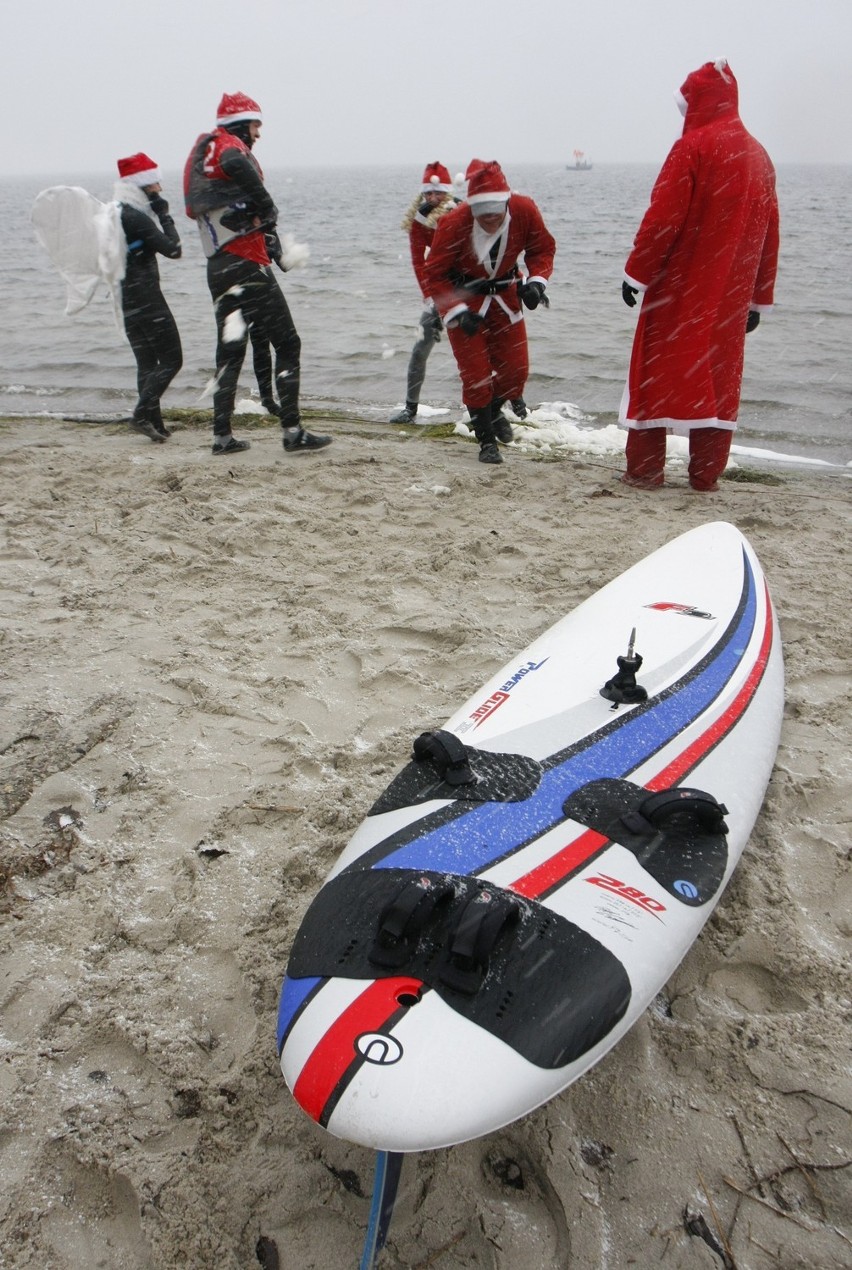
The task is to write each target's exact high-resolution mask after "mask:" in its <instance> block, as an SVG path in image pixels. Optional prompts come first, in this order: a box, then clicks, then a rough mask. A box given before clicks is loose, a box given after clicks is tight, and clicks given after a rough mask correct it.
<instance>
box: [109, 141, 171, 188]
mask: <svg viewBox="0 0 852 1270" xmlns="http://www.w3.org/2000/svg"><path fill="white" fill-rule="evenodd" d="M118 175H119V176H120V177H121V179H122V181H130V182H131V184H133V185H138V186H139V188H140V189H142V188H143V187H144V186H146V185H159V184H160V182H161V181H162V177H161V175H160V169H159V168H158V167H157V165H156V163H155V162H154V160H153V159H149V158H148V156H147V154H143V153H142V151H141V150H140V151H139V153H138V154H131V155H129V156H128V157H127V158H126V159H119V160H118Z"/></svg>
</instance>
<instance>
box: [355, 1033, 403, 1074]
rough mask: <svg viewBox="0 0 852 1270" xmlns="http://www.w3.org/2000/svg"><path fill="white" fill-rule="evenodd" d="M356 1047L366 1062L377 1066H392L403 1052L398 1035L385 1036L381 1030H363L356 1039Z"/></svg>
mask: <svg viewBox="0 0 852 1270" xmlns="http://www.w3.org/2000/svg"><path fill="white" fill-rule="evenodd" d="M355 1048H356V1050H357V1051H358V1053H359V1054H360V1055H361V1057H362V1058H363V1059H364V1060H365V1061H366V1062H368V1063H374V1064H375V1065H376V1066H377V1067H392V1066H393V1064H394V1063H398V1062H399V1060H400V1059H401V1058H402V1054H403V1050H402V1046H401V1045H400V1043H399V1041H398V1040H397V1039H396V1037H395V1036H384V1035H383V1034H382V1033H381V1032H362V1033H361V1035H360V1036H359V1037H358V1038H357V1040H356V1041H355Z"/></svg>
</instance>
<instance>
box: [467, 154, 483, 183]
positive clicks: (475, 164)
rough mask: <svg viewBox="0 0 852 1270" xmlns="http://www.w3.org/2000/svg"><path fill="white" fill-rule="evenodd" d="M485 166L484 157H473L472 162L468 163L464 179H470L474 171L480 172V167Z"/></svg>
mask: <svg viewBox="0 0 852 1270" xmlns="http://www.w3.org/2000/svg"><path fill="white" fill-rule="evenodd" d="M484 166H485V161H484V160H483V159H471V161H470V163H469V164H468V165H467V168H466V169H465V174H464V179H465V180H466V181H469V180H470V178H471V177H472V176H473V174H474V172H478V171H479V169H480V168H481V167H484Z"/></svg>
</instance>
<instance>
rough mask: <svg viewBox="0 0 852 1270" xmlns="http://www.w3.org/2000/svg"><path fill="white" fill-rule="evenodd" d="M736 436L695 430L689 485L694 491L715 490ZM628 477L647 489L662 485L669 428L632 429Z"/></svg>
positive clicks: (724, 430)
mask: <svg viewBox="0 0 852 1270" xmlns="http://www.w3.org/2000/svg"><path fill="white" fill-rule="evenodd" d="M732 437H733V433H732V432H731V431H730V429H728V428H692V430H691V431H690V433H689V483H690V485H691V486H692V488H693V489H697V490H703V491H708V490H714V489H716V488H717V486H716V482H717V481H718V479H719V477H720V476H721V475H722V473H723V472H724V470H725V466H726V464H727V462H728V455H729V454H730V451H731V439H732ZM625 453H626V457H627V475H628V477H633V478H635V479H636V480H638V481H641V482H642V483H643V484H645V485H662V484H663V482H664V479H665V466H666V430H665V428H630V429H629V430H628V433H627V446H626V450H625Z"/></svg>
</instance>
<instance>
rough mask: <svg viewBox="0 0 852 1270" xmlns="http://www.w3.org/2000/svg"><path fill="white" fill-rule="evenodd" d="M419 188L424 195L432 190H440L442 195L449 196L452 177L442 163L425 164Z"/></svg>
mask: <svg viewBox="0 0 852 1270" xmlns="http://www.w3.org/2000/svg"><path fill="white" fill-rule="evenodd" d="M421 188H422V191H423V193H424V194H430V193H431V192H432V191H433V190H440V191H441V193H442V194H449V193H450V192H451V191H452V188H453V181H452V177H451V176H450V173H449V170H448V169H447V168H445V167H444V165H443V163H427V164H426V167H425V169H424V171H423V185H422V187H421Z"/></svg>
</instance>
